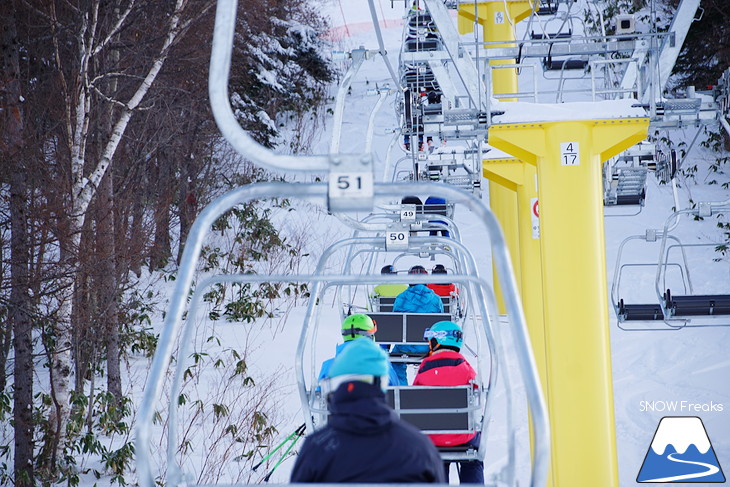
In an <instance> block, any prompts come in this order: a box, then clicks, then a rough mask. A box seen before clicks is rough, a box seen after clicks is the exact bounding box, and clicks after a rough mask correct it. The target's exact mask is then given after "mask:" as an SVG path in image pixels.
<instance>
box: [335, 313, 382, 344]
mask: <svg viewBox="0 0 730 487" xmlns="http://www.w3.org/2000/svg"><path fill="white" fill-rule="evenodd" d="M376 331H378V327H377V326H376V325H375V321H374V320H373V319H372V318H370V317H369V316H368V315H366V314H362V313H356V314H354V315H350V316H348V317H347V318H345V321H343V322H342V339H343V340H344V341H346V342H349V341H350V340H354V339H355V338H358V337H361V336H366V337H370V338H371V339H374V338H373V336H374V335H375V332H376Z"/></svg>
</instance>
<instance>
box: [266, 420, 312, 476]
mask: <svg viewBox="0 0 730 487" xmlns="http://www.w3.org/2000/svg"><path fill="white" fill-rule="evenodd" d="M305 428H306V425H305V424H303V425H301V426H300V427H299V428H297V430H296V431H295V432H294V433H292V434H291V435H289V437H288V438H287V440H288V439H289V438H291V437H292V435H296V436H294V439H293V440H292V442H291V444H290V445H289V447H288V448H287V449H286V450H285V451H284V454H283V455H282V456H281V458H279V461H278V462H276V464H275V465H274V467H273V468H272V469H271V470H270V471H269V473H267V474H266V476H265V477H264V482H268V481H269V479H270V478H271V475H272V474H273V473H274V470H276V469H277V468H279V465H281V463H282V462H283V461H284V460H285V459H286V456H287V455H288V454H289V452H290V451H291V449H292V448H294V445H296V444H297V441H299V438H301V437H302V436H304V430H305Z"/></svg>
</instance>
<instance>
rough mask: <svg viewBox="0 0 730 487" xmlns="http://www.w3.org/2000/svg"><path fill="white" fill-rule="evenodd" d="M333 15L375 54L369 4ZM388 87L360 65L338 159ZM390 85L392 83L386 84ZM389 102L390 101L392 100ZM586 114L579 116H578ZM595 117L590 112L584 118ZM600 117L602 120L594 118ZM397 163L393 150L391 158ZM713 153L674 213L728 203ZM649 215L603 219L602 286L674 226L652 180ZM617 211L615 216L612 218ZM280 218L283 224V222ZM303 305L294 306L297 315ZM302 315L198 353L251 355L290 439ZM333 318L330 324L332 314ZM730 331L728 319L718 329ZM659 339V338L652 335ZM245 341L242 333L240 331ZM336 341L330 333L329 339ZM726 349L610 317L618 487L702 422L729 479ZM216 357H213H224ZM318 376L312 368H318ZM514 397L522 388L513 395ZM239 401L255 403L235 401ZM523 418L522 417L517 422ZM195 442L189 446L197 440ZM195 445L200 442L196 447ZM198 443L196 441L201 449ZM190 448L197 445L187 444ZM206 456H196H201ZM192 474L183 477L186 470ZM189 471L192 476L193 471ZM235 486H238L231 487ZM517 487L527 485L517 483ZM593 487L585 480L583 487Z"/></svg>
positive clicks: (707, 225) (636, 292)
mask: <svg viewBox="0 0 730 487" xmlns="http://www.w3.org/2000/svg"><path fill="white" fill-rule="evenodd" d="M325 7H326V9H327V10H328V11H329V12H330V15H331V19H332V25H333V30H332V32H331V38H332V39H333V42H334V44H335V46H336V48H338V49H342V50H349V49H353V48H356V47H359V46H361V45H363V46H365V47H366V48H369V49H375V48H376V47H377V43H376V39H375V36H374V34H373V31H372V26H371V25H370V13H369V10H368V7H367V2H365V1H363V0H330V2H328V3H327V4H326V5H325ZM402 11H403V4H402V3H399V2H395V7H394V8H391V3H390V2H389V1H386V0H381V1H380V2H378V15H380V16H381V18H383V19H384V21H383V22H382V26H383V35H384V39H385V43H386V46H387V48H388V50H389V53H390V59H391V62H392V63H393V65H394V66H397V53H398V49H399V45H400V41H401V34H402V30H401V29H402V19H401V16H402ZM389 82H390V80H389V76H388V73H387V70H386V69H385V65H384V64H383V62H382V60H380V59H379V58H375V59H373V60H370V61H367V62H366V63H365V64H364V65H363V68H362V69H361V71H360V73H359V74H358V76H357V77H356V79H355V82H354V83H353V87H352V93H351V94H350V95H349V96H348V99H347V100H348V101H347V106H346V109H345V123H344V125H343V131H342V144H341V146H342V147H343V148H346V149H345V152H358V151H360V150H361V149H362V147H363V140H364V137H363V133H364V130H365V126H366V124H367V120H368V117H369V116H370V110H371V109H372V107H373V106H374V105H375V102H376V100H377V97H375V96H371V95H368V90H369V89H370V88H373V87H375V85H377V86H379V87H382V86H383V85H384V84H386V83H389ZM391 84H392V82H391ZM391 99H392V97H391ZM584 108H585V107H584ZM588 110H590V107H588ZM596 110H598V109H596ZM376 120H377V123H376V132H375V137H374V144H373V147H374V150H375V152H376V154H377V156H378V157H379V159H380V164H381V166H383V167H381V170H382V171H383V172H384V171H385V167H384V161H385V159H386V149H387V147H388V145H389V143H390V141H391V139H392V137H393V129H394V128H395V127H396V126H397V125H396V124H397V120H396V117H395V114H394V110H393V105H392V104H391V103H390V102H388V103H386V104H384V106H383V108H382V109H381V110H380V112H379V113H378V115H377V118H376ZM694 130H696V129H694V128H688V129H686V130H685V132H680V133H676V132H675V133H673V134H672V135H671V136H672V138H673V139H675V140H682V139H684V140H691V138H692V137H693V136H694ZM330 133H331V127H329V126H328V127H326V129H325V131H324V133H323V135H322V138H321V140H320V141H319V142H318V143H317V144H315V145H314V150H313V152H315V153H324V152H326V151H327V147H328V145H329V134H330ZM395 150H396V151H398V150H400V149H398V148H397V147H396V149H395ZM709 157H710V155H709V152H706V151H705V150H704V149H701V148H699V147H695V148H694V149H693V150H692V152H690V154H689V155H688V157H687V160H688V162H697V163H698V165H699V166H700V172H699V173H698V175H697V178H696V179H697V181H696V182H692V181H682V187H681V188H680V191H679V195H680V202H681V205H683V207H686V205H688V204H689V200H690V199H692V201H694V202H698V201H717V200H724V199H727V198H728V196H730V191H728V190H727V189H724V188H722V186H721V184H717V185H712V186H708V185H707V184H705V183H706V176H707V167H708V166H709V164H708V162H707V161H708V158H709ZM713 177H715V178H717V179H718V180H720V182H721V183H722V182H727V181H730V176H729V175H728V174H719V175H714V176H713ZM649 186H650V187H649V191H648V197H647V203H646V207H645V208H644V209H643V211H642V212H641V213H640V214H639V215H635V216H609V217H607V218H606V264H607V269H608V278H609V286H610V283H611V280H612V278H613V271H614V265H615V259H616V254H617V250H618V246H619V244H620V243H621V241H622V240H623V239H624V238H626V237H628V236H629V235H635V234H643V233H644V232H645V230H646V229H647V228H661V227H662V226H663V224H664V221H665V220H666V218H667V217H668V216H669V215H670V214H671V212H672V207H673V205H674V202H673V198H672V191H671V188H670V187H669V186H666V185H659V184H658V183H656V181H655V180H654V179H653V176H650V182H649ZM619 212H621V210H618V211H616V210H613V209H612V210H610V211H607V213H610V214H616V213H619ZM293 213H294V215H289V216H286V218H287V219H288V218H290V217H291V218H293V219H294V220H295V221H296V220H297V219H299V221H300V222H301V221H306V228H307V230H308V231H309V233H310V235H315V236H317V237H314V238H316V239H317V240H316V241H315V242H314V243H313V245H319V246H320V247H323V246H324V245H325V244H326V240H327V238H328V237H329V238H332V239H335V238H342V237H344V236H345V235H346V234H345V235H343V234H342V232H346V230H345V227H343V226H342V225H341V224H340V223H339V222H332V219H331V218H329V217H327V216H326V215H325V214H324V213H321V212H319V213H318V212H312V211H310V209H306V208H304V209H300V210H295V211H294V212H293ZM282 218H283V217H282ZM472 218H473V217H472V216H471V214H470V213H469V212H467V211H464V210H463V209H462V210H457V213H456V216H455V220H456V223H457V225H458V226H459V228H460V229H461V230H462V241H463V242H464V243H465V244H466V245H467V247H469V248H471V249H472V251H473V253H474V255H475V257H476V259H477V262H478V265H479V266H480V269H482V275H483V276H489V275H491V270H490V268H491V264H490V255H489V253H488V252H484V250H483V248H484V245H483V244H482V243H481V242H482V241H483V240H482V239H483V234H481V232H479V231H478V230H476V225H474V224H473V221H472ZM678 231H680V232H681V233H679V235H680V237H681V238H682V239H683V241H688V242H695V241H699V240H702V241H712V240H711V239H714V238H717V237H719V236H720V235H719V230H718V229H717V228H716V227H715V225H714V220H713V221H705V222H694V221H682V224H681V225H680V226H679V227H678ZM657 249H658V245H657V244H654V245H653V246H650V245H649V244H645V245H643V246H642V245H638V246H637V248H636V249H634V248H631V249H630V250H629V249H627V250H626V253H625V255H624V257H626V258H627V260H629V261H635V262H655V261H656V259H657V257H656V255H657V252H658V250H657ZM697 264H700V268H698V269H696V270H695V272H694V274H693V278H694V280H695V284H696V286H697V287H698V288H699V289H707V290H708V291H707V292H712V291H714V292H726V293H727V292H730V266H729V265H728V262H727V260H725V261H723V262H721V263H719V264H717V265H715V266H714V267H705V268H702V266H701V264H702V262H697ZM653 286H654V271H653V269H648V270H646V271H645V272H640V273H638V274H637V275H633V276H632V277H631V278H626V280H625V281H624V283H623V287H622V292H623V293H625V294H624V295H625V296H632V297H634V298H636V301H632V302H638V301H640V300H642V299H651V298H652V296H653ZM328 301H329V302H331V303H332V307H331V309H330V312H331V315H328V316H327V317H325V320H323V322H325V323H328V324H329V325H328V326H329V327H330V329H323V330H321V332H320V335H319V338H318V344H319V345H318V348H317V350H315V353H314V356H308V358H307V363H305V367H308V366H310V365H311V364H318V363H319V362H320V361H321V360H323V359H325V358H327V357H329V356H331V355H332V353H333V351H334V346H335V344H336V337H337V335H338V333H337V329H338V327H339V325H338V321H339V318H338V315H337V313H338V309H337V304H336V303H335V299H334V298H333V297H331V296H330V297H329V298H328ZM300 304H301V303H300ZM304 311H305V310H304V307H303V306H294V307H292V308H291V309H288V310H286V312H285V313H282V315H281V321H280V323H278V325H277V326H274V327H272V328H271V329H269V328H263V327H259V326H258V325H256V326H250V325H243V326H242V325H241V324H240V323H225V322H224V321H218V322H208V323H207V325H206V326H207V327H208V328H201V329H200V330H199V331H198V334H197V337H196V343H199V344H201V345H202V344H203V343H205V342H206V341H207V339H208V337H209V336H211V335H212V333H213V331H214V332H215V335H216V336H217V337H218V339H219V340H220V341H221V343H222V344H223V347H222V348H223V349H226V350H227V349H242V350H243V349H245V350H248V355H247V356H246V362H247V363H248V364H249V370H248V374H249V375H250V376H252V377H260V378H261V379H258V380H263V381H266V380H270V381H271V384H272V394H274V395H275V396H274V397H275V398H276V403H277V411H276V416H275V417H272V418H270V419H271V420H272V421H273V422H274V423H276V424H277V425H278V428H279V431H280V432H281V433H288V432H289V431H290V430H293V429H294V428H295V427H296V426H297V425H298V424H300V423H301V422H302V416H301V405H300V404H299V397H298V394H297V391H296V382H295V377H294V373H293V365H294V363H293V356H294V351H295V349H296V344H297V342H298V340H299V330H300V327H301V323H302V321H303V319H304ZM328 313H329V312H328ZM725 324H730V319H728V320H726V321H725ZM654 328H657V327H656V326H655V327H654ZM244 329H245V330H246V331H245V332H242V330H244ZM330 332H331V333H330ZM729 342H730V327H718V326H711V327H701V328H691V327H688V328H686V329H682V330H655V331H624V330H621V329H619V327H618V326H617V323H616V318H615V315H614V314H613V313H612V314H611V345H612V358H613V380H614V401H615V413H616V436H617V442H618V455H619V477H620V482H621V485H622V486H631V485H638V484H636V482H635V479H636V476H637V473H638V472H639V469H640V467H641V464H642V461H643V460H644V457H645V455H646V453H647V449H648V448H649V445H650V443H651V441H652V437H653V435H654V432H655V430H656V428H657V425H658V423H659V420H660V419H661V418H662V417H664V416H699V417H701V419H702V421H703V423H704V426H705V428H706V429H707V433H708V435H709V438H710V440H711V442H712V445H713V447H714V449H715V452H716V454H717V458H718V459H719V462H720V464H721V465H723V466H724V467H725V469H726V475H727V473H728V471H729V470H728V469H730V379H728V377H730V357H729V356H728V353H727V349H728V343H729ZM219 348H220V347H219ZM315 366H316V365H315ZM518 386H519V385H518ZM216 387H219V386H215V385H214V384H212V382H211V381H210V379H205V380H204V381H202V382H201V383H200V384H199V385H198V387H197V393H198V394H199V395H200V397H205V396H206V395H207V396H210V395H211V394H215V393H216V391H217V389H216ZM241 400H242V401H244V402H245V401H251V400H252V398H247V397H242V398H241ZM524 411H525V409H524V407H523V412H524ZM494 426H495V428H494V430H493V433H492V434H493V435H494V437H495V438H494V439H495V443H498V440H500V439H501V438H500V436H502V435H504V434H505V433H504V431H503V430H500V428H499V425H494ZM518 429H519V433H520V436H521V438H522V440H521V441H522V444H521V447H522V448H521V450H520V451H521V452H522V457H521V458H520V461H522V462H523V463H522V464H523V465H524V461H525V458H524V456H525V453H524V452H526V451H527V450H528V448H526V445H525V444H524V441H525V438H526V435H527V424H526V422H525V423H523V424H521V425H519V426H518ZM192 439H195V438H192ZM198 439H200V438H198ZM203 443H204V442H203V441H202V440H201V445H202V444H203ZM191 444H193V445H194V441H193V442H191ZM197 448H198V449H199V450H202V449H201V448H200V446H197ZM198 460H200V461H203V460H204V458H203V452H202V451H199V457H198ZM501 461H504V452H499V451H498V450H494V449H490V451H489V452H488V457H487V463H488V464H490V463H495V462H496V463H499V462H501ZM292 464H293V461H292V460H288V461H287V462H285V463H283V464H282V465H281V467H280V468H279V469H277V471H276V472H275V474H274V475H273V477H272V478H271V482H272V483H285V482H286V481H287V480H288V475H289V469H290V468H291V466H292ZM187 467H188V466H186V468H187ZM189 467H190V468H191V470H195V468H194V466H193V465H190V466H189ZM226 468H227V469H228V470H230V471H231V472H234V473H231V474H230V475H232V477H233V480H239V481H243V480H249V478H250V479H251V480H256V479H259V478H260V475H259V474H260V472H259V474H255V475H253V476H251V477H249V473H248V472H245V473H243V474H240V473H239V474H236V473H235V470H236V464H235V462H234V463H232V464H231V465H229V466H227V467H226ZM519 474H520V475H521V477H522V479H524V478H525V475H526V472H525V469H524V468H523V469H522V470H521V471H520V472H519ZM237 475H238V477H237ZM523 483H524V480H523ZM590 483H591V479H586V485H590Z"/></svg>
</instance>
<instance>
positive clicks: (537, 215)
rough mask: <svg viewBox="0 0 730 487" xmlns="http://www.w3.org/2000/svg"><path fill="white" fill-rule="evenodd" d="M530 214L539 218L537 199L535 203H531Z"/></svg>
mask: <svg viewBox="0 0 730 487" xmlns="http://www.w3.org/2000/svg"><path fill="white" fill-rule="evenodd" d="M532 214H533V215H535V216H536V217H538V218H540V210H539V208H538V200H535V203H533V204H532Z"/></svg>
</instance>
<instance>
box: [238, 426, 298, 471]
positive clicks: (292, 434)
mask: <svg viewBox="0 0 730 487" xmlns="http://www.w3.org/2000/svg"><path fill="white" fill-rule="evenodd" d="M305 428H306V424H305V423H302V425H301V426H299V427H298V428H297V429H296V430H294V431H293V432H291V433H290V434H289V436H287V437H286V438H284V440H283V441H282V442H281V443H279V445H278V446H277V447H276V448H274V449H273V450H271V451H270V452H269V454H268V455H266V456H265V457H264V458H262V459H261V461H260V462H259V463H257V464H256V465H254V466H253V467H251V470H253V471H254V472H255V471H256V469H257V468H259V467H260V466H261V464H263V463H264V462H265V461H266V460H268V459H269V458H271V457H272V456H273V455H274V453H276V452H277V451H278V450H279V448H281V447H282V446H284V445H285V444H286V443H287V442H288V441H289V440H291V439H292V437H294V436H295V435H297V436H301V435H302V434H304V429H305Z"/></svg>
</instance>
